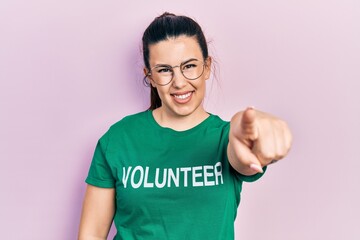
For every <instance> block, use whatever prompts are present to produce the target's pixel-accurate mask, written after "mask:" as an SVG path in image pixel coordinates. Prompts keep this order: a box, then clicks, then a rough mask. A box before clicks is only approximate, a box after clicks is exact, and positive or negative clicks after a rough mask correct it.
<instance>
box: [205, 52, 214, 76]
mask: <svg viewBox="0 0 360 240" xmlns="http://www.w3.org/2000/svg"><path fill="white" fill-rule="evenodd" d="M211 64H212V58H211V56H208V57H207V58H206V60H205V80H208V79H209V78H210V74H211Z"/></svg>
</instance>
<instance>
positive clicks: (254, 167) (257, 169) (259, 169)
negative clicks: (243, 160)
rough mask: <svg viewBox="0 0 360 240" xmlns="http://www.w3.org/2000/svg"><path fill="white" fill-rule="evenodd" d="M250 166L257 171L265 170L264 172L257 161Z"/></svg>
mask: <svg viewBox="0 0 360 240" xmlns="http://www.w3.org/2000/svg"><path fill="white" fill-rule="evenodd" d="M250 168H251V169H252V170H255V171H257V172H259V173H263V172H264V171H263V169H262V167H260V166H259V165H257V164H255V163H252V164H250Z"/></svg>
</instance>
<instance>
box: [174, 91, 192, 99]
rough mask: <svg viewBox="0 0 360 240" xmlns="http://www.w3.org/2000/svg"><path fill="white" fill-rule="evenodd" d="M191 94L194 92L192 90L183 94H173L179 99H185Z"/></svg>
mask: <svg viewBox="0 0 360 240" xmlns="http://www.w3.org/2000/svg"><path fill="white" fill-rule="evenodd" d="M191 94H192V92H188V93H185V94H182V95H175V94H172V95H173V96H174V97H176V98H178V99H185V98H188V97H190V95H191Z"/></svg>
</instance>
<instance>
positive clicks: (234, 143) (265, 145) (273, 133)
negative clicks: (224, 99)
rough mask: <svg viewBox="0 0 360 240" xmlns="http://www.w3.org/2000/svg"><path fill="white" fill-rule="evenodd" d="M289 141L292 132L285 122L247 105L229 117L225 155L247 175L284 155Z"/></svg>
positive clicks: (290, 141)
mask: <svg viewBox="0 0 360 240" xmlns="http://www.w3.org/2000/svg"><path fill="white" fill-rule="evenodd" d="M291 143H292V134H291V132H290V129H289V127H288V125H287V124H286V122H284V121H283V120H281V119H279V118H277V117H274V116H272V115H270V114H267V113H264V112H260V111H258V110H255V109H254V108H248V109H246V110H245V111H243V112H238V113H236V114H235V115H234V116H233V117H232V119H231V122H230V132H229V144H228V148H227V155H228V159H229V162H230V164H231V166H232V167H233V168H234V169H235V170H236V171H238V172H239V173H241V174H243V175H247V176H249V175H253V174H256V173H258V172H262V167H264V166H267V165H269V164H270V163H272V162H274V161H278V160H281V159H282V158H284V157H285V156H286V155H287V153H288V152H289V150H290V147H291Z"/></svg>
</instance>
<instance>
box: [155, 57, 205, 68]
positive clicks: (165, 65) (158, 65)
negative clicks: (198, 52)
mask: <svg viewBox="0 0 360 240" xmlns="http://www.w3.org/2000/svg"><path fill="white" fill-rule="evenodd" d="M191 61H199V60H198V59H196V58H190V59H188V60H186V61H184V62H182V63H180V65H183V64H186V63H188V62H191ZM180 65H179V66H180ZM154 67H173V66H171V65H169V64H156V65H155V66H154Z"/></svg>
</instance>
